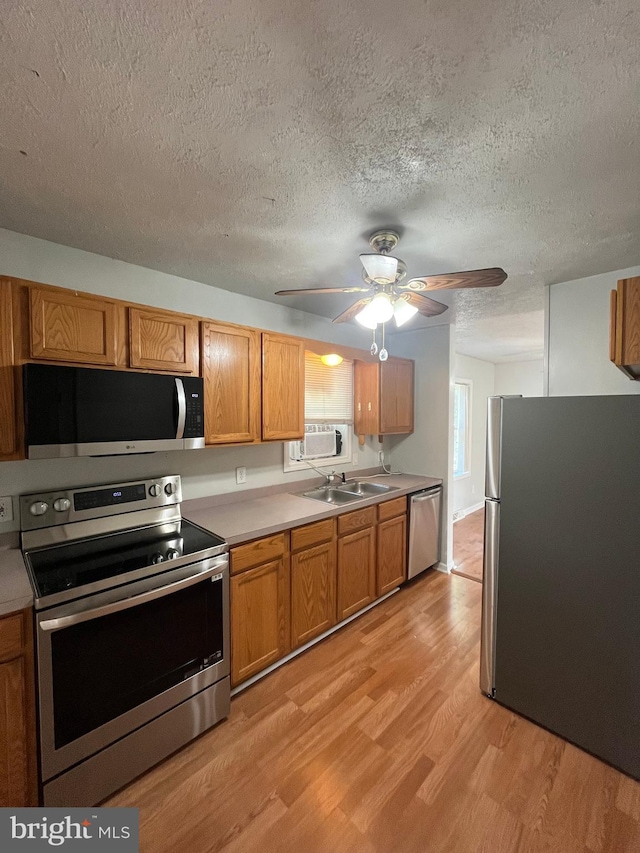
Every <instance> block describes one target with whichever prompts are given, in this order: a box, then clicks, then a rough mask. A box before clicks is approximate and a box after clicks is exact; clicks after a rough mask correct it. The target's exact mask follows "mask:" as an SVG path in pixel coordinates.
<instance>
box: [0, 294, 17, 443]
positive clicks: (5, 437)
mask: <svg viewBox="0 0 640 853" xmlns="http://www.w3.org/2000/svg"><path fill="white" fill-rule="evenodd" d="M14 364H15V353H14V341H13V311H12V288H11V282H10V281H6V280H4V281H3V280H0V459H11V458H12V457H14V455H16V454H17V452H18V433H17V425H18V420H17V417H16V386H15V372H14V371H15V368H14V366H13V365H14Z"/></svg>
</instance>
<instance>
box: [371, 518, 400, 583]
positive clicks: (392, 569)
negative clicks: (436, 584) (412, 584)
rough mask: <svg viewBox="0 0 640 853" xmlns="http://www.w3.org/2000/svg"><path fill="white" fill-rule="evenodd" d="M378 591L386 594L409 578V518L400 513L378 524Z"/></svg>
mask: <svg viewBox="0 0 640 853" xmlns="http://www.w3.org/2000/svg"><path fill="white" fill-rule="evenodd" d="M377 551H378V555H377V556H378V560H377V564H378V576H377V593H378V595H379V596H380V595H384V594H385V593H386V592H389V590H390V589H395V587H397V586H399V585H400V584H401V583H404V581H405V580H406V578H407V518H406V516H405V515H399V516H397V517H396V518H390V519H388V520H387V521H381V522H380V523H379V524H378V542H377Z"/></svg>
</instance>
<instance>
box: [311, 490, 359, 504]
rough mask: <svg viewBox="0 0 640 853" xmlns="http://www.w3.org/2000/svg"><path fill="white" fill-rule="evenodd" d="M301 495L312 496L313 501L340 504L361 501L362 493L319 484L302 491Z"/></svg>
mask: <svg viewBox="0 0 640 853" xmlns="http://www.w3.org/2000/svg"><path fill="white" fill-rule="evenodd" d="M302 497H303V498H312V499H313V500H314V501H322V502H323V503H326V504H335V505H337V506H340V505H342V504H350V503H353V502H354V501H361V500H362V499H363V497H364V495H361V494H358V493H357V492H346V491H343V490H342V489H337V488H327V487H326V486H321V487H320V488H318V489H312V490H311V491H310V492H303V493H302Z"/></svg>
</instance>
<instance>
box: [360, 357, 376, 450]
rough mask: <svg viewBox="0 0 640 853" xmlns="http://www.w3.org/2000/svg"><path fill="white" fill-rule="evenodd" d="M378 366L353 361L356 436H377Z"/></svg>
mask: <svg viewBox="0 0 640 853" xmlns="http://www.w3.org/2000/svg"><path fill="white" fill-rule="evenodd" d="M378 376H379V369H378V365H377V364H374V363H368V362H365V361H355V362H354V365H353V392H354V400H353V402H354V406H353V409H354V432H355V433H356V435H361V436H365V435H377V434H378V433H379V432H380V429H379V424H378V414H379V399H378V398H379V389H378Z"/></svg>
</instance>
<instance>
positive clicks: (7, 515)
mask: <svg viewBox="0 0 640 853" xmlns="http://www.w3.org/2000/svg"><path fill="white" fill-rule="evenodd" d="M3 521H13V501H12V500H11V498H10V497H6V498H0V522H3Z"/></svg>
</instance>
